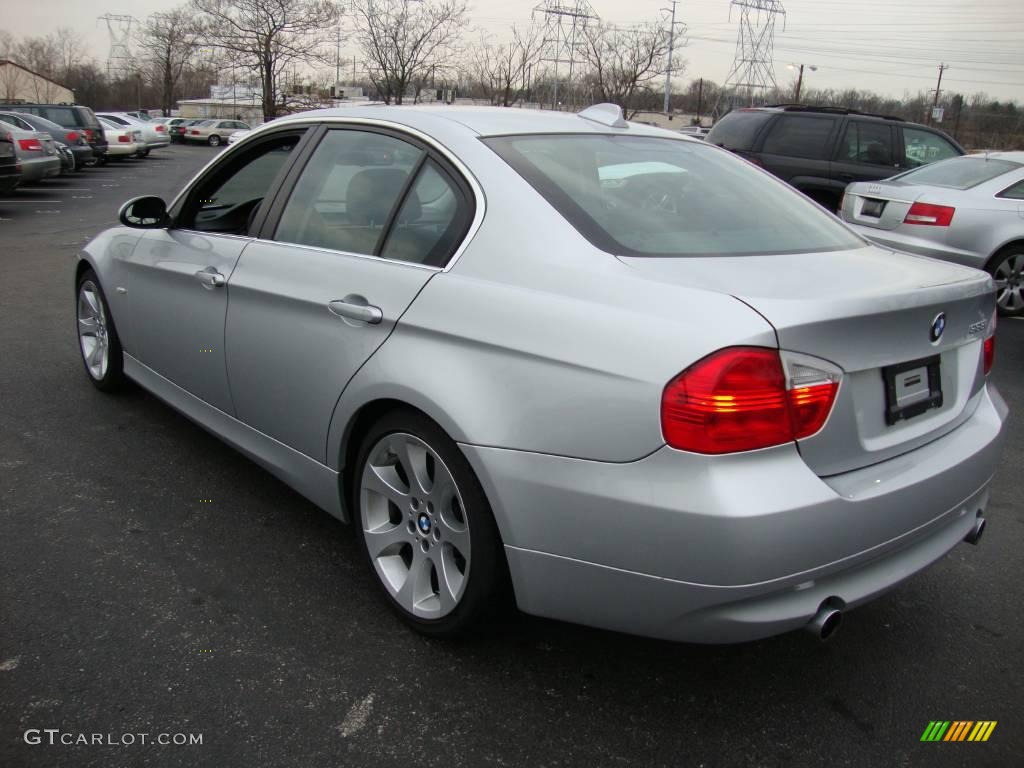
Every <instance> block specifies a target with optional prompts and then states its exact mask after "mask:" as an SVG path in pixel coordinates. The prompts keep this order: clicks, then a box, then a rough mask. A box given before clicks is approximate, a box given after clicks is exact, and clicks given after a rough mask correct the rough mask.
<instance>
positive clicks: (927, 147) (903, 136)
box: [704, 104, 964, 211]
mask: <svg viewBox="0 0 1024 768" xmlns="http://www.w3.org/2000/svg"><path fill="white" fill-rule="evenodd" d="M704 140H705V141H706V142H708V143H709V144H716V145H718V146H719V147H725V148H726V149H729V150H732V151H733V152H735V153H736V154H738V155H741V156H742V157H745V158H747V159H748V160H750V161H751V162H753V163H756V164H757V165H760V166H761V167H762V168H765V169H766V170H768V171H771V172H772V173H774V174H775V175H776V176H778V177H779V178H780V179H782V180H783V181H786V182H789V183H790V184H792V185H793V186H794V187H796V188H797V189H799V190H800V191H801V192H803V193H804V194H805V195H807V196H808V197H810V198H812V199H813V200H816V201H817V202H819V203H821V205H823V206H825V207H826V208H828V209H829V210H830V211H835V210H836V208H838V207H839V201H840V200H841V199H842V196H843V190H844V189H846V185H847V184H849V183H850V182H852V181H877V180H878V179H887V178H889V177H890V176H894V175H896V174H897V173H900V172H902V171H906V170H909V169H911V168H917V167H919V166H922V165H926V164H928V163H933V162H935V161H936V160H945V159H946V158H948V157H956V156H957V155H962V154H964V149H963V147H961V146H960V145H959V144H957V143H956V142H955V141H954V140H953V139H951V138H950V137H949V136H947V135H946V134H944V133H942V131H937V130H935V129H934V128H927V127H925V126H923V125H918V124H917V123H908V122H905V121H904V120H902V119H900V118H898V117H885V116H883V115H871V114H867V113H864V112H858V111H856V110H854V109H840V108H835V107H811V106H804V105H799V104H780V105H777V106H772V107H751V108H750V109H737V110H733V111H732V112H730V113H729V114H727V115H725V116H724V117H723V118H722V119H721V120H719V121H718V122H717V123H715V126H714V127H713V128H712V129H711V132H710V133H709V134H708V135H707V137H706V138H705V139H704Z"/></svg>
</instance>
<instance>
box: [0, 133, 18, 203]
mask: <svg viewBox="0 0 1024 768" xmlns="http://www.w3.org/2000/svg"><path fill="white" fill-rule="evenodd" d="M20 183H21V163H20V162H18V154H17V153H16V152H15V151H14V141H13V140H12V139H11V137H10V136H8V135H7V133H6V132H5V131H0V195H9V194H11V193H12V192H13V191H14V190H15V189H17V187H18V184H20Z"/></svg>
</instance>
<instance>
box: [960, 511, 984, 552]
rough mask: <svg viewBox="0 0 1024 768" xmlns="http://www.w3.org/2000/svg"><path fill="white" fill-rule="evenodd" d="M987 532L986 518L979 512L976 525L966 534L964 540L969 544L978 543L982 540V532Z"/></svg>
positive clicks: (975, 521)
mask: <svg viewBox="0 0 1024 768" xmlns="http://www.w3.org/2000/svg"><path fill="white" fill-rule="evenodd" d="M984 532H985V518H984V517H982V516H981V513H980V512H979V513H978V517H977V518H976V519H975V520H974V527H973V528H971V532H970V533H968V534H967V535H966V536H964V541H966V542H967V543H968V544H975V545H976V544H977V543H978V542H979V541H981V534H983V533H984Z"/></svg>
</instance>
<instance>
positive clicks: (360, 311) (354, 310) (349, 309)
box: [327, 298, 384, 325]
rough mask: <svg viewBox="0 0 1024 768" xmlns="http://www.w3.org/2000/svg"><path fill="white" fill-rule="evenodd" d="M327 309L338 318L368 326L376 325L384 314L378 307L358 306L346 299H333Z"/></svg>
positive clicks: (369, 305)
mask: <svg viewBox="0 0 1024 768" xmlns="http://www.w3.org/2000/svg"><path fill="white" fill-rule="evenodd" d="M364 301H365V299H364ZM327 308H328V309H329V310H331V312H333V313H334V314H336V315H337V316H338V317H344V318H348V319H349V320H358V321H359V322H362V323H369V324H370V325H377V323H379V322H380V321H381V320H383V319H384V313H383V312H382V311H381V309H380V307H375V306H373V305H372V304H358V303H355V302H354V301H352V300H350V299H347V298H346V299H335V300H334V301H332V302H330V303H328V305H327Z"/></svg>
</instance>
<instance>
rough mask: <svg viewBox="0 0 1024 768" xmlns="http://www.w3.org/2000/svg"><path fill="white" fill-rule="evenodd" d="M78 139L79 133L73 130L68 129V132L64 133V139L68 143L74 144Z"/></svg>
mask: <svg viewBox="0 0 1024 768" xmlns="http://www.w3.org/2000/svg"><path fill="white" fill-rule="evenodd" d="M78 139H79V135H78V134H77V133H76V132H75V131H68V133H66V134H65V135H64V140H65V141H66V142H67V143H68V144H74V143H75V142H77V141H78Z"/></svg>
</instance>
